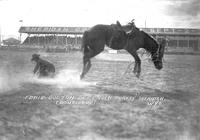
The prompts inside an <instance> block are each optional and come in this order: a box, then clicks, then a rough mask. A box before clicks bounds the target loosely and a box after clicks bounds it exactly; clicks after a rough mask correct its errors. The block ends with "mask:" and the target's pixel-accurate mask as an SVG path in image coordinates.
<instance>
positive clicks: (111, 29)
mask: <svg viewBox="0 0 200 140" xmlns="http://www.w3.org/2000/svg"><path fill="white" fill-rule="evenodd" d="M128 31H129V32H128ZM105 45H106V46H108V47H109V48H112V49H114V50H121V49H124V50H126V51H127V52H128V53H130V54H131V55H132V56H133V57H134V59H135V66H134V69H133V72H134V73H135V74H136V76H137V77H138V78H139V76H140V72H141V60H140V58H139V56H138V54H137V50H138V49H139V48H144V49H145V50H146V51H147V52H149V53H150V54H151V60H152V61H153V63H154V66H155V68H156V69H158V70H161V69H162V68H163V62H162V58H163V56H164V48H165V46H163V45H160V44H159V43H158V42H157V41H156V40H155V39H154V38H152V37H151V36H150V35H149V34H147V33H146V32H144V31H141V30H140V29H138V28H137V27H136V26H135V25H134V24H133V22H130V23H129V24H127V25H124V26H122V25H121V24H120V23H119V21H117V24H112V25H101V24H98V25H95V26H93V27H92V28H90V29H89V30H88V31H85V32H84V34H83V38H82V44H81V48H82V50H83V70H82V73H81V75H80V78H81V79H82V78H83V77H84V76H85V74H86V73H87V72H88V71H89V69H90V68H91V61H90V59H91V58H93V57H94V56H96V55H98V54H99V53H101V52H102V51H103V50H104V47H105Z"/></svg>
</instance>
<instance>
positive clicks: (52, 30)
mask: <svg viewBox="0 0 200 140" xmlns="http://www.w3.org/2000/svg"><path fill="white" fill-rule="evenodd" d="M88 29H89V28H88V27H23V26H22V27H20V29H19V33H27V34H83V32H84V31H85V30H88Z"/></svg>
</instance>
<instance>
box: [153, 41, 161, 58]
mask: <svg viewBox="0 0 200 140" xmlns="http://www.w3.org/2000/svg"><path fill="white" fill-rule="evenodd" d="M160 49H161V45H160V44H159V45H158V49H157V51H156V52H155V53H154V54H153V55H152V61H153V62H162V59H160V54H159V52H160Z"/></svg>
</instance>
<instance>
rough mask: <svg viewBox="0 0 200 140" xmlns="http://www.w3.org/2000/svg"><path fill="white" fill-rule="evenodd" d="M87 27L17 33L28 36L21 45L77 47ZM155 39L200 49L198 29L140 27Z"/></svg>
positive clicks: (28, 29)
mask: <svg viewBox="0 0 200 140" xmlns="http://www.w3.org/2000/svg"><path fill="white" fill-rule="evenodd" d="M88 29H89V27H24V26H23V27H20V29H19V33H20V34H26V35H27V36H28V37H27V38H26V39H25V40H24V41H23V43H22V46H28V47H30V46H32V47H39V48H53V47H57V48H58V47H59V48H65V49H79V48H80V44H81V36H82V34H83V32H84V31H86V30H88ZM140 29H141V30H143V31H145V32H147V33H149V34H150V35H152V36H153V37H155V38H156V39H159V38H167V40H168V43H167V47H168V48H169V49H171V50H173V49H174V51H175V50H179V49H180V50H184V51H188V50H189V51H194V50H195V51H196V50H200V29H184V28H140Z"/></svg>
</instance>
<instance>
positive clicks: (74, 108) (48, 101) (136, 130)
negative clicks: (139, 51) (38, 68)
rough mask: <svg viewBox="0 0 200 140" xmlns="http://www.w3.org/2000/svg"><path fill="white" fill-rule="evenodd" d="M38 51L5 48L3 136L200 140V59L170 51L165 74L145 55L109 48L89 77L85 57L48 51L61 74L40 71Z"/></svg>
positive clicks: (0, 80) (0, 105)
mask: <svg viewBox="0 0 200 140" xmlns="http://www.w3.org/2000/svg"><path fill="white" fill-rule="evenodd" d="M32 53H34V52H19V51H6V50H4V51H0V65H1V67H0V139H1V140H199V139H200V133H199V132H200V109H199V108H200V92H199V91H200V86H199V83H200V61H199V60H200V56H192V55H166V56H165V63H164V68H163V69H162V70H161V71H158V70H156V69H155V68H154V66H153V64H152V63H151V62H148V61H147V60H146V59H145V56H143V57H142V74H141V77H140V79H137V78H136V77H135V76H134V74H132V73H131V72H127V73H125V71H126V68H127V66H128V64H129V63H130V61H131V60H133V59H132V58H131V56H129V55H127V54H106V53H102V54H100V55H99V56H97V57H96V58H94V59H92V68H91V70H90V71H89V73H88V74H87V75H86V77H85V79H84V80H83V81H80V80H79V74H80V72H81V70H82V54H81V53H80V52H74V53H45V52H39V53H40V54H41V57H42V58H44V59H47V60H49V61H51V62H53V63H54V64H55V66H56V70H57V71H56V72H57V73H56V75H57V76H56V77H55V78H54V79H38V78H37V77H35V76H33V75H32V71H33V67H34V63H32V62H31V61H30V59H31V55H32Z"/></svg>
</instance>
